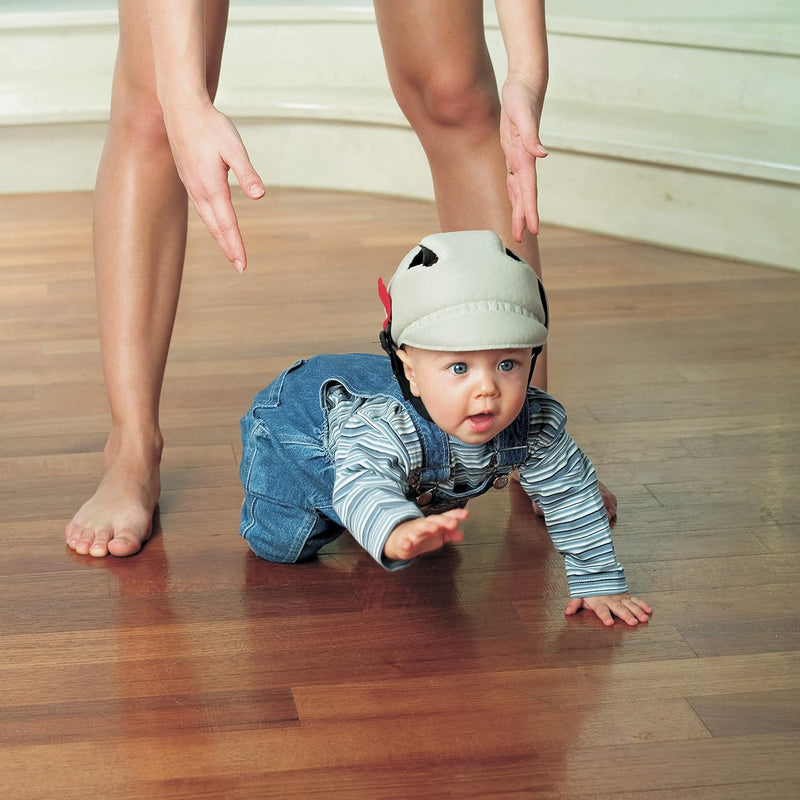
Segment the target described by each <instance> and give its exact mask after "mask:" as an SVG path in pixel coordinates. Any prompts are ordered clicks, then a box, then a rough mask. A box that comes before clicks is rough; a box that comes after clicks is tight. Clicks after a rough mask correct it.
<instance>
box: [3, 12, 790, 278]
mask: <svg viewBox="0 0 800 800" xmlns="http://www.w3.org/2000/svg"><path fill="white" fill-rule="evenodd" d="M95 4H99V3H98V0H95ZM605 5H606V4H604V7H605ZM767 5H769V3H768V4H767ZM773 6H774V8H779V9H784V8H785V6H784V5H783V4H781V2H780V0H773ZM634 7H635V9H637V13H639V14H640V18H638V19H637V18H635V17H633V16H632V13H633V11H632V10H633V9H634ZM734 7H735V8H738V6H736V5H735V4H734ZM556 8H557V10H558V11H559V12H560V13H561V16H558V15H556V16H552V12H551V18H550V19H549V21H548V25H549V29H550V49H551V64H552V75H553V77H552V79H551V85H550V88H549V91H548V100H547V105H546V108H545V115H544V119H543V123H542V132H543V139H544V141H545V143H546V144H547V146H548V148H549V150H550V153H551V154H550V156H549V157H548V158H547V159H545V160H544V161H542V162H540V167H539V171H540V204H541V215H542V219H543V221H544V222H545V223H548V222H549V223H555V224H559V225H566V226H570V227H578V228H584V229H588V230H593V231H597V232H601V233H607V234H611V235H615V236H621V237H624V238H630V239H636V240H641V241H646V242H653V243H657V244H663V245H666V246H670V247H677V248H681V249H686V250H693V251H698V252H703V253H709V254H712V255H720V256H724V257H729V258H737V259H743V260H748V261H755V262H759V263H766V264H772V265H776V266H781V267H789V268H794V269H800V238H799V237H800V234H798V228H800V226H798V225H797V220H798V219H800V109H799V107H798V104H797V102H796V98H797V97H798V96H800V45H797V43H796V42H795V44H794V45H793V44H792V42H793V41H795V40H794V39H793V38H792V36H791V35H789V36H787V35H786V34H787V32H788V33H789V34H791V31H792V30H795V28H792V26H791V24H789V22H787V21H786V20H783V21H782V24H780V25H779V24H777V22H776V23H775V24H774V25H770V24H769V20H766V21H762V23H761V24H760V25H759V24H754V23H753V20H752V8H750V7H748V8H750V11H749V13H750V17H751V18H750V19H749V20H748V19H747V18H746V16H745V15H744V14H743V15H742V19H741V20H740V24H739V25H738V26H737V25H736V24H735V23H736V22H737V19H738V18H737V16H736V14H735V13H732V12H730V13H727V12H726V13H727V17H726V24H725V25H722V26H719V25H716V24H714V20H711V21H710V22H709V21H706V20H700V19H697V18H694V17H692V14H691V13H690V12H691V10H692V9H693V8H694V6H686V8H683V9H679V10H681V11H683V12H685V13H684V16H683V17H680V18H678V17H674V18H672V19H669V18H666V17H663V18H662V19H660V20H657V19H647V18H644V17H642V16H641V14H642V13H643V12H642V5H641V3H637V4H635V5H631V4H630V3H627V4H626V2H625V0H614V2H612V3H610V4H608V8H607V9H606V11H608V16H607V17H606V18H604V19H598V18H597V8H596V4H594V5H593V4H591V3H590V4H586V3H581V2H580V0H562V2H560V3H559V4H558V5H557V6H556ZM735 8H734V10H735ZM614 10H616V12H617V13H616V16H615V14H614V13H613V12H614ZM673 11H674V9H673ZM567 12H570V13H567ZM623 12H625V13H623ZM581 13H583V14H584V15H586V16H581ZM781 13H783V12H781ZM570 14H571V15H570ZM626 14H627V15H626ZM796 29H797V30H798V31H800V19H799V20H798V25H797V28H796ZM488 39H489V42H490V49H491V50H492V54H493V58H494V59H495V61H496V62H498V63H497V72H498V74H499V75H501V76H502V74H503V72H504V64H503V59H504V54H503V52H502V43H501V39H500V36H499V32H498V30H497V28H496V24H495V23H494V22H493V20H492V19H491V16H490V18H489V27H488ZM798 41H800V40H798ZM265 43H268V44H265ZM770 48H771V50H770ZM115 49H116V14H115V11H114V9H113V7H111V8H107V9H105V10H103V9H100V10H93V11H84V12H78V11H74V12H65V11H48V12H46V13H45V12H38V13H37V12H34V11H32V10H31V11H27V12H24V13H23V12H21V13H17V14H0V52H3V53H4V54H5V57H4V59H3V62H2V63H0V192H6V193H7V192H40V191H61V190H80V189H91V188H92V187H93V185H94V180H95V172H96V168H97V163H98V160H99V156H100V152H101V149H102V143H103V136H104V132H105V125H106V122H107V117H108V99H109V91H110V80H111V71H112V68H113V59H114V54H115ZM218 100H219V105H220V107H221V108H222V109H223V110H225V111H226V112H227V113H229V114H230V115H231V116H232V117H233V119H234V120H235V121H236V123H237V125H238V126H239V128H240V130H241V132H242V135H243V138H244V140H245V142H246V143H247V146H248V149H249V150H250V153H251V157H252V159H253V161H254V163H255V164H256V166H257V167H258V168H259V170H260V171H261V172H262V176H263V177H264V178H265V180H266V181H267V182H268V183H270V184H272V185H276V186H302V187H308V188H330V189H346V190H353V191H364V192H378V193H387V194H397V195H403V196H409V197H419V198H424V199H430V198H431V197H432V188H431V181H430V176H429V173H428V168H427V163H426V161H425V158H424V155H423V153H422V151H421V148H420V146H419V143H418V142H417V140H416V137H415V136H414V134H413V132H412V131H411V130H410V128H409V126H408V124H407V123H406V121H405V119H404V118H403V116H402V114H401V113H400V111H399V110H398V109H397V107H396V104H395V103H394V100H393V98H392V96H391V92H390V90H389V87H388V82H387V80H386V75H385V70H384V66H383V61H382V57H381V52H380V45H379V42H378V37H377V32H376V31H375V26H374V18H373V14H372V10H371V5H370V4H369V3H367V2H366V0H359V2H353V3H350V4H349V5H345V4H338V3H335V2H333V1H332V0H329V2H307V3H305V4H302V5H288V4H283V5H282V4H270V3H269V2H267V0H263V1H262V2H255V0H249V2H245V3H240V4H236V3H235V4H234V8H233V9H232V13H231V22H230V27H229V34H228V39H227V42H226V55H225V60H224V63H223V77H222V86H221V90H220V96H219V99H218Z"/></svg>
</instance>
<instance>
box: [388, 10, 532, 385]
mask: <svg viewBox="0 0 800 800" xmlns="http://www.w3.org/2000/svg"><path fill="white" fill-rule="evenodd" d="M375 13H376V16H377V20H378V30H379V32H380V36H381V43H382V45H383V52H384V58H385V61H386V69H387V71H388V74H389V80H390V82H391V85H392V90H393V91H394V94H395V97H396V98H397V102H398V104H399V105H400V108H401V109H402V110H403V113H404V114H405V115H406V118H407V119H408V121H409V122H410V123H411V126H412V127H413V128H414V131H415V132H416V134H417V136H418V137H419V140H420V143H421V144H422V147H423V148H424V150H425V153H426V155H427V157H428V162H429V164H430V168H431V176H432V178H433V187H434V194H435V197H436V208H437V211H438V213H439V221H440V224H441V226H442V229H443V230H473V229H487V230H493V231H495V232H496V233H497V234H499V235H500V236H501V237H502V238H503V240H504V241H505V243H506V246H507V247H509V248H510V249H512V250H513V251H514V252H516V253H518V254H519V255H520V256H521V257H522V258H524V259H525V260H526V261H527V262H528V263H529V264H530V265H531V266H532V267H533V268H534V269H535V270H536V272H537V273H538V274H541V265H540V260H539V248H538V245H537V241H536V237H535V236H533V235H532V234H530V233H528V234H527V235H526V237H525V239H524V241H523V242H522V243H519V242H516V241H514V239H513V237H512V236H511V204H510V202H509V200H508V192H507V189H506V162H505V156H504V154H503V151H502V149H501V147H500V135H499V129H500V99H499V97H498V93H497V84H496V81H495V75H494V70H493V69H492V63H491V60H490V58H489V52H488V50H487V48H486V40H485V38H484V33H483V4H482V2H481V0H472V2H469V1H468V0H403V2H402V3H396V2H393V1H392V0H375ZM423 21H424V22H423ZM534 383H535V384H536V385H537V386H541V387H542V388H547V364H546V355H545V354H543V355H542V357H541V358H539V360H538V362H537V365H536V373H535V375H534Z"/></svg>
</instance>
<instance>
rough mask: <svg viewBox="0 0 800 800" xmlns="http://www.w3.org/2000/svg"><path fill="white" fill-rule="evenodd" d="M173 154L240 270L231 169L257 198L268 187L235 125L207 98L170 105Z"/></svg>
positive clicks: (215, 233) (211, 229)
mask: <svg viewBox="0 0 800 800" xmlns="http://www.w3.org/2000/svg"><path fill="white" fill-rule="evenodd" d="M164 121H165V124H166V127H167V135H168V137H169V142H170V147H171V148H172V155H173V158H174V159H175V165H176V167H177V169H178V175H179V176H180V178H181V180H182V181H183V184H184V186H185V187H186V191H187V192H188V193H189V197H190V198H191V200H192V203H194V207H195V208H196V209H197V213H198V214H199V215H200V218H201V219H202V220H203V223H204V224H205V226H206V228H208V231H209V233H210V234H211V235H212V236H213V237H214V239H215V240H216V241H217V244H218V245H219V246H220V247H221V248H222V251H223V252H224V253H225V255H226V256H227V258H228V260H229V261H230V262H231V263H232V264H233V265H234V267H235V268H236V269H237V270H238V271H239V272H242V271H243V270H244V269H245V267H246V266H247V254H246V252H245V248H244V242H243V241H242V234H241V232H240V231H239V222H238V220H237V218H236V212H235V211H234V208H233V203H232V202H231V191H230V186H229V184H228V172H229V170H232V171H233V174H234V175H235V176H236V179H237V181H238V182H239V185H240V186H241V187H242V189H243V190H244V193H245V194H246V195H247V196H248V197H250V198H252V199H253V200H257V199H258V198H260V197H263V196H264V192H265V188H264V184H263V182H262V181H261V178H260V177H259V175H258V173H257V172H256V171H255V169H254V168H253V165H252V164H251V163H250V158H249V156H248V155H247V150H246V149H245V146H244V144H243V142H242V139H241V137H240V136H239V132H238V131H237V130H236V127H235V126H234V124H233V123H232V122H231V121H230V119H228V117H226V116H225V115H224V114H223V113H221V112H220V111H218V110H217V109H216V108H214V106H213V105H212V104H211V102H210V101H209V102H208V103H198V104H196V105H182V106H177V107H173V108H170V109H169V111H168V113H165V115H164Z"/></svg>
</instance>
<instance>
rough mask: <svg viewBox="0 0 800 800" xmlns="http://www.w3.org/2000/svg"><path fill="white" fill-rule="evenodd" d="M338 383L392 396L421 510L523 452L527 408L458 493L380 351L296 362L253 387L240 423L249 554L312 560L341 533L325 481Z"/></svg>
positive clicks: (471, 493)
mask: <svg viewBox="0 0 800 800" xmlns="http://www.w3.org/2000/svg"><path fill="white" fill-rule="evenodd" d="M333 383H337V384H341V385H342V386H343V387H344V388H345V390H346V391H347V392H348V393H349V394H350V395H352V396H354V397H363V398H371V397H376V396H387V397H391V398H394V399H395V400H397V401H398V402H399V403H402V405H403V406H404V408H405V409H406V411H407V412H408V413H409V415H410V416H411V419H412V421H413V423H414V425H415V427H416V429H417V432H418V434H419V438H420V444H421V446H422V451H423V462H422V464H420V465H419V467H418V468H417V469H415V470H414V471H413V472H412V474H411V475H409V478H408V487H407V492H406V496H407V497H408V498H409V500H410V501H411V502H414V503H416V504H417V505H418V506H419V507H420V509H421V510H422V512H423V513H424V514H426V515H427V514H434V513H441V512H443V511H446V510H448V509H451V508H456V507H463V506H464V505H466V503H467V501H468V500H469V499H470V498H472V497H476V496H478V495H480V494H483V493H484V492H486V491H487V490H488V489H490V488H491V487H492V486H494V487H495V488H502V487H503V486H505V485H506V484H507V483H508V474H509V473H510V472H511V471H512V470H514V469H516V468H517V467H518V466H519V465H520V464H522V463H523V462H524V461H525V459H526V457H527V455H528V448H527V437H528V424H529V407H528V403H527V402H526V403H525V404H524V405H523V407H522V411H521V412H520V414H519V416H518V417H517V418H516V419H515V420H514V422H513V423H512V424H511V425H509V426H508V427H507V428H506V429H505V430H503V431H502V432H501V433H500V434H499V435H498V436H496V437H495V438H494V439H493V440H492V441H491V442H490V443H489V444H488V445H487V447H491V448H493V449H494V454H493V457H492V467H493V469H494V472H493V474H491V475H489V477H487V478H486V479H485V480H484V481H483V482H482V483H481V484H480V485H479V486H477V487H475V488H473V489H466V490H464V491H455V490H447V489H445V488H443V487H442V486H440V485H439V484H440V483H441V482H443V481H446V480H447V479H448V478H449V477H450V470H451V467H450V445H449V442H448V438H447V434H446V433H445V432H444V431H442V430H441V429H440V428H438V427H437V426H436V425H434V424H433V423H432V422H429V421H428V420H426V419H424V418H423V417H422V416H420V415H419V414H418V413H417V412H416V411H415V410H414V408H413V407H412V405H411V403H409V402H408V401H407V400H405V399H404V398H403V395H402V392H401V390H400V386H399V385H398V383H397V380H396V379H395V377H394V375H393V373H392V369H391V365H390V362H389V359H388V358H387V357H386V356H382V355H367V354H353V353H351V354H348V355H321V356H315V357H314V358H311V359H308V360H303V361H298V362H297V363H296V364H294V365H293V366H291V367H289V369H287V370H286V371H285V372H283V373H281V374H280V375H279V376H278V377H277V378H276V379H275V380H274V381H272V383H270V384H269V386H267V387H266V389H264V390H263V391H261V392H259V393H258V394H257V395H256V397H255V399H254V400H253V405H252V407H251V408H250V410H249V412H248V413H247V414H246V415H245V416H244V417H243V418H242V420H241V429H242V446H243V447H242V461H241V465H240V468H239V474H240V477H241V480H242V485H243V486H244V492H245V497H244V503H243V505H242V521H241V529H240V533H241V535H242V536H243V537H244V538H245V539H246V540H247V542H248V544H249V545H250V548H251V549H252V550H253V552H254V553H255V554H256V555H258V556H261V557H262V558H266V559H268V560H270V561H279V562H288V563H293V562H296V561H304V560H306V559H309V558H311V557H313V556H314V555H315V554H316V552H317V551H318V550H319V549H320V548H321V547H322V546H323V545H325V544H327V543H328V542H331V541H333V540H334V539H336V538H337V537H338V536H339V535H340V534H341V533H342V532H343V530H344V529H343V526H342V522H341V520H340V519H339V517H338V516H337V514H336V511H335V510H334V509H333V506H332V504H331V498H332V495H333V483H334V462H333V448H332V443H331V442H330V441H329V437H328V422H327V410H328V409H327V405H326V395H327V392H328V388H329V386H330V385H331V384H333Z"/></svg>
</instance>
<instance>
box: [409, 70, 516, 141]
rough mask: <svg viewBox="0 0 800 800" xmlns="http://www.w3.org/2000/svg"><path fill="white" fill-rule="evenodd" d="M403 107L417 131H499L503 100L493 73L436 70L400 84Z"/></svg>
mask: <svg viewBox="0 0 800 800" xmlns="http://www.w3.org/2000/svg"><path fill="white" fill-rule="evenodd" d="M395 94H396V96H397V101H398V103H399V105H400V107H401V108H402V109H403V111H404V113H405V114H406V116H407V117H408V120H409V122H410V123H411V124H412V126H413V127H414V128H415V129H416V128H420V127H426V126H430V127H440V128H452V127H461V128H469V129H474V128H483V127H487V128H491V129H492V130H493V131H496V127H497V118H498V115H499V113H500V100H499V97H498V94H497V86H496V84H495V82H494V75H493V73H491V70H489V72H488V74H486V72H479V73H475V72H473V71H470V72H468V73H464V72H463V71H461V70H448V69H446V68H445V69H441V68H440V69H432V70H431V71H430V72H429V73H428V74H427V75H425V76H420V77H418V78H416V79H414V80H400V81H399V82H398V84H397V86H396V88H395Z"/></svg>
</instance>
